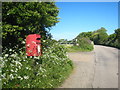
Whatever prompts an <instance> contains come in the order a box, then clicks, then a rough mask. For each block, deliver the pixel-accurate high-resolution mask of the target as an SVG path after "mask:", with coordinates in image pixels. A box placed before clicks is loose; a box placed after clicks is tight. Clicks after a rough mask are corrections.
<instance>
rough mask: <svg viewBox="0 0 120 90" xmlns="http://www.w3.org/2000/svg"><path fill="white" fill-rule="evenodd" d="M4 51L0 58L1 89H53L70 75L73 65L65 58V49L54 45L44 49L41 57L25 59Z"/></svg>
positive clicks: (56, 44)
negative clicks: (0, 70)
mask: <svg viewBox="0 0 120 90" xmlns="http://www.w3.org/2000/svg"><path fill="white" fill-rule="evenodd" d="M13 51H14V50H12V49H9V50H7V49H6V50H5V51H4V52H3V53H2V57H0V61H1V63H0V64H1V68H2V75H1V77H2V88H55V87H58V86H59V85H60V84H61V83H62V82H63V81H64V80H65V78H67V77H68V75H69V74H70V72H71V70H72V68H73V63H72V61H71V60H70V59H69V58H68V57H67V56H66V49H65V48H64V47H63V46H61V45H59V44H58V43H54V44H53V45H52V46H50V47H48V48H46V49H44V52H43V55H42V56H38V57H31V56H30V57H27V56H26V53H25V51H21V50H20V54H18V53H17V52H14V53H13V54H11V55H10V54H9V53H10V52H13Z"/></svg>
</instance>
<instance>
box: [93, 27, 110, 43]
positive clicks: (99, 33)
mask: <svg viewBox="0 0 120 90" xmlns="http://www.w3.org/2000/svg"><path fill="white" fill-rule="evenodd" d="M106 31H107V30H106V29H105V28H103V27H101V28H100V29H98V30H96V31H94V32H93V33H92V36H91V40H93V41H94V43H95V44H104V41H106V40H107V38H108V34H107V33H106Z"/></svg>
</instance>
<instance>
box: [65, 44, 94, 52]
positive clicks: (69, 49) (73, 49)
mask: <svg viewBox="0 0 120 90" xmlns="http://www.w3.org/2000/svg"><path fill="white" fill-rule="evenodd" d="M93 49H94V48H93V45H88V46H84V47H80V46H71V47H67V52H89V51H92V50H93Z"/></svg>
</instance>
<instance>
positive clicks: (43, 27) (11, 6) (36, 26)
mask: <svg viewBox="0 0 120 90" xmlns="http://www.w3.org/2000/svg"><path fill="white" fill-rule="evenodd" d="M58 13H59V10H58V8H57V7H56V5H55V3H54V2H40V3H38V2H3V3H2V25H3V26H2V39H3V40H2V41H3V42H2V43H3V47H4V46H9V47H13V46H15V45H16V44H20V43H21V42H22V41H23V40H24V39H25V37H26V36H27V35H29V34H34V33H36V34H41V35H42V38H43V39H47V38H48V37H51V35H50V34H49V33H48V31H49V30H50V29H51V27H52V26H54V25H55V24H56V23H57V22H59V21H58V17H57V15H58Z"/></svg>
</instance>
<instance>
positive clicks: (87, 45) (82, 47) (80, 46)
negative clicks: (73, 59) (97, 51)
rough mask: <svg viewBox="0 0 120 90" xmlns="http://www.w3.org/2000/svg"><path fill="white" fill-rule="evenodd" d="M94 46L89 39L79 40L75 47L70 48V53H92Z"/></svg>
mask: <svg viewBox="0 0 120 90" xmlns="http://www.w3.org/2000/svg"><path fill="white" fill-rule="evenodd" d="M92 50H93V44H92V42H91V40H90V39H89V38H78V39H77V42H76V44H75V45H74V46H72V47H69V48H68V52H76V51H92Z"/></svg>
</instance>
